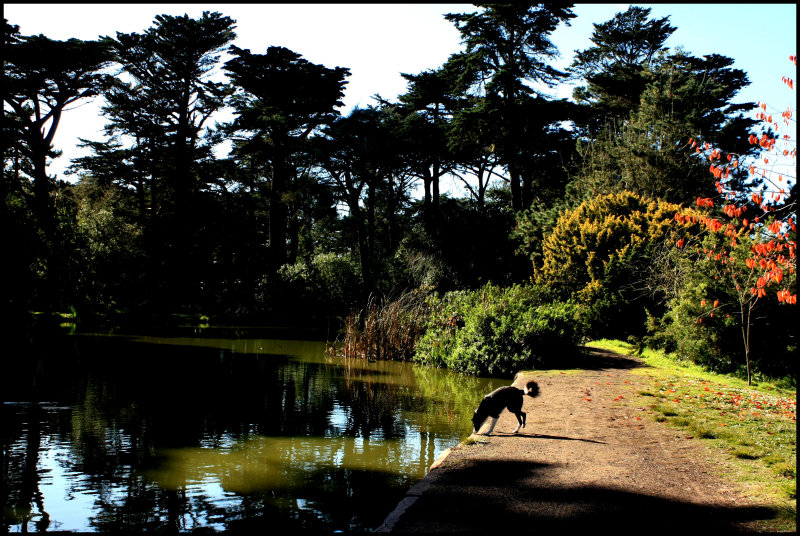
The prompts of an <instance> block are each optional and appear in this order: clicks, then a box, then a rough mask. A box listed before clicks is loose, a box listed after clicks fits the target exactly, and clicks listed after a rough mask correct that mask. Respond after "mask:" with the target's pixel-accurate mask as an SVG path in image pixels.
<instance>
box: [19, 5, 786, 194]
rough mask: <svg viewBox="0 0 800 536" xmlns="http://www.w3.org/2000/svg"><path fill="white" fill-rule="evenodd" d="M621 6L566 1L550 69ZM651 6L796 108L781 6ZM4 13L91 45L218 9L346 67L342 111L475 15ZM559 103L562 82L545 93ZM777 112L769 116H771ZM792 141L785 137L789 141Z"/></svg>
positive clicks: (94, 135) (415, 67)
mask: <svg viewBox="0 0 800 536" xmlns="http://www.w3.org/2000/svg"><path fill="white" fill-rule="evenodd" d="M629 5H630V4H576V5H575V8H574V9H573V11H574V12H575V14H576V15H577V17H576V18H574V19H572V21H571V24H570V26H568V27H567V26H565V25H562V26H560V27H559V28H558V29H557V30H556V31H555V32H554V33H553V34H552V35H551V39H552V41H553V42H554V43H555V44H556V45H557V46H558V49H559V51H560V53H561V57H560V58H559V59H558V60H556V61H554V62H553V64H554V65H555V66H556V67H559V68H566V67H567V66H568V65H569V64H570V63H571V61H572V58H573V55H574V52H575V50H583V49H586V48H588V47H590V46H592V44H591V42H590V40H589V38H590V37H591V34H592V31H593V26H592V24H593V23H602V22H605V21H607V20H609V19H611V18H612V17H613V16H614V14H615V13H618V12H621V11H625V10H626V9H627V8H628V6H629ZM634 5H638V6H643V7H649V8H651V9H652V13H651V17H654V18H655V17H657V18H661V17H665V16H669V18H670V23H671V24H672V26H675V27H677V30H676V31H675V32H674V33H673V34H672V36H671V37H670V38H669V40H668V41H667V43H666V44H667V46H669V47H671V48H674V47H677V46H682V47H683V48H684V49H685V50H686V51H688V52H690V53H692V54H694V55H697V56H702V55H704V54H712V53H717V54H722V55H725V56H729V57H731V58H733V59H734V60H735V63H734V65H733V66H734V67H735V68H739V69H742V70H744V71H745V72H746V73H747V74H748V76H749V78H750V80H751V85H750V86H749V87H748V88H746V89H745V90H743V91H742V92H741V93H740V94H739V96H738V97H737V98H736V99H734V100H735V101H736V102H747V101H752V102H758V101H763V102H767V103H768V104H769V106H770V108H768V109H770V110H771V111H773V112H775V111H777V112H778V114H779V113H780V111H782V110H784V109H786V107H787V106H788V105H791V106H792V108H796V95H795V93H794V92H793V91H791V90H789V88H788V87H786V86H785V85H784V84H782V83H781V77H782V76H789V77H790V78H792V79H794V80H796V67H795V66H794V65H792V64H791V62H790V61H789V56H790V55H794V54H796V53H797V51H796V46H797V45H796V44H797V23H796V21H797V6H796V5H795V4H794V3H791V4H634ZM3 10H4V17H5V18H7V19H8V21H9V22H10V23H11V24H16V25H18V26H19V27H20V33H21V34H23V35H38V34H44V35H45V36H47V37H49V38H51V39H58V40H65V39H69V38H73V37H75V38H78V39H85V40H89V39H97V38H98V37H100V36H104V35H108V36H112V37H113V36H115V35H116V32H123V33H131V32H137V33H141V32H143V31H144V30H146V29H147V28H149V27H151V26H152V25H153V21H154V18H155V16H156V15H158V14H169V15H183V14H188V15H189V16H190V17H193V18H195V17H199V16H200V15H201V14H202V12H203V11H219V12H220V13H222V14H223V15H227V16H229V17H231V18H232V19H234V20H235V21H236V28H235V31H236V34H237V38H236V39H235V40H234V41H233V43H234V44H235V45H236V46H238V47H240V48H243V49H250V50H251V51H252V52H253V53H264V52H265V51H266V49H267V47H269V46H283V47H286V48H288V49H291V50H293V51H295V52H297V53H299V54H301V55H302V56H303V57H304V58H305V59H307V60H308V61H311V62H313V63H318V64H322V65H325V66H326V67H347V68H349V69H350V72H351V75H350V77H348V79H347V80H348V84H347V86H346V87H345V97H344V99H343V102H344V108H343V109H342V110H341V112H342V113H344V114H347V113H348V112H349V111H350V110H351V109H352V108H353V107H356V106H359V107H366V106H368V105H370V104H375V101H374V100H373V99H372V97H373V96H374V95H375V94H380V95H381V96H382V97H384V98H387V99H390V100H391V99H394V98H396V97H397V96H398V95H399V94H402V93H404V92H405V90H406V81H405V80H404V79H403V78H402V76H401V74H400V73H409V74H417V73H420V72H422V71H425V70H427V69H435V68H438V67H440V66H441V65H442V64H443V63H444V62H445V61H446V60H447V58H448V57H449V56H450V55H451V54H453V53H456V52H459V51H461V50H462V49H463V48H462V44H461V42H460V36H459V34H458V31H457V30H456V28H455V26H454V25H453V24H452V23H450V22H448V21H447V20H445V19H444V16H443V15H444V14H445V13H465V12H471V11H475V10H476V8H475V6H473V5H471V4H193V3H192V4H189V3H187V4H37V3H32V4H15V3H11V4H4V5H3ZM550 94H551V95H552V96H553V97H563V98H569V97H570V96H571V94H572V86H567V85H564V86H562V87H559V88H555V89H553V90H552V92H551V93H550ZM100 104H101V101H100V99H99V98H98V99H94V100H93V101H90V102H86V101H84V102H82V103H78V104H77V106H76V108H75V109H73V110H70V111H68V112H66V113H65V114H64V115H63V117H62V120H61V123H60V124H59V127H58V131H57V133H56V136H55V140H54V144H55V147H56V149H60V150H63V152H64V154H63V156H62V157H60V158H58V159H56V161H54V162H53V163H52V164H51V166H50V168H49V172H50V173H51V174H53V173H56V174H58V176H59V178H67V179H70V177H65V176H64V175H63V171H64V169H65V168H66V167H67V166H68V165H69V159H70V158H74V157H77V156H82V155H83V154H84V152H83V150H82V149H79V148H77V147H76V146H75V145H76V143H77V138H78V137H81V138H87V139H92V140H100V139H102V132H101V131H102V128H103V125H104V124H105V122H104V120H103V118H102V117H101V116H100V114H99V106H100ZM776 115H777V114H776ZM795 137H796V136H793V138H795Z"/></svg>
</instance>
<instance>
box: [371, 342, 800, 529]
mask: <svg viewBox="0 0 800 536" xmlns="http://www.w3.org/2000/svg"><path fill="white" fill-rule="evenodd" d="M592 354H593V355H591V356H589V359H588V360H587V361H586V362H585V363H582V364H581V366H582V367H586V366H587V365H588V366H589V367H591V368H576V369H570V370H561V371H547V372H540V371H535V372H526V373H521V374H519V375H518V376H517V378H516V380H515V381H514V384H515V385H517V386H521V385H523V384H524V383H525V382H526V381H528V380H529V379H535V380H537V381H538V382H539V384H540V387H541V395H540V396H539V397H538V398H536V399H531V398H529V397H525V405H524V408H523V409H524V411H526V412H527V413H528V421H527V426H526V428H525V429H523V430H521V433H520V434H517V435H513V434H511V431H512V430H513V429H514V427H515V426H516V420H515V418H514V417H513V415H511V414H510V413H508V412H504V413H503V414H501V417H500V421H499V422H498V424H497V427H496V428H495V432H494V434H493V435H492V436H479V435H472V436H470V438H468V439H467V440H466V441H464V442H463V443H462V444H460V445H458V446H457V447H454V448H452V449H451V450H450V452H449V453H448V455H447V456H446V457H444V458H443V459H441V460H439V461H438V462H437V463H438V465H437V464H435V465H436V466H435V468H433V469H432V470H431V472H430V473H429V474H428V475H427V476H426V477H425V478H424V479H423V480H422V481H421V482H419V483H418V484H417V485H416V486H414V487H412V488H411V489H410V490H409V492H408V494H407V496H406V498H405V499H404V500H403V501H402V502H401V503H400V505H398V508H397V509H396V510H395V512H393V513H392V514H390V516H389V517H387V520H386V522H385V523H384V525H383V526H382V527H380V528H379V530H380V531H392V532H401V533H402V532H487V533H488V532H491V533H498V532H499V531H501V530H506V529H511V530H522V531H523V532H533V531H537V530H548V529H549V530H559V531H561V530H564V529H588V530H598V529H602V530H603V531H606V530H615V531H624V532H628V531H646V532H654V531H655V532H661V531H671V530H682V531H686V530H689V531H691V532H695V531H710V530H713V531H717V532H718V531H725V532H730V531H737V532H738V531H744V532H750V531H756V532H759V531H774V530H786V531H793V530H796V521H795V515H794V512H796V503H795V501H794V500H793V499H791V500H789V499H787V500H783V501H779V502H781V504H776V503H775V501H774V500H769V499H765V498H764V497H763V495H762V494H760V493H753V492H752V490H751V489H749V487H748V484H747V483H743V482H741V481H740V480H737V479H735V478H734V476H733V473H734V472H735V467H734V465H735V464H734V463H733V462H732V460H731V458H730V456H726V455H725V453H723V452H721V451H720V449H714V448H709V447H708V446H707V445H706V444H705V443H704V442H703V441H701V440H698V439H697V438H695V437H694V436H693V435H691V434H690V432H688V431H687V430H684V429H680V428H676V427H673V426H670V425H669V424H668V423H666V422H659V421H663V420H664V419H663V417H661V416H660V415H659V414H658V412H657V411H656V410H654V409H653V407H652V403H651V405H648V404H647V402H648V398H649V397H648V396H645V395H643V393H647V392H648V390H651V389H652V383H653V381H652V379H651V378H648V377H646V376H643V375H640V374H635V373H632V371H634V370H637V369H639V370H641V368H642V367H644V366H645V365H644V362H643V361H642V360H640V359H638V358H635V357H630V356H621V355H619V354H614V353H611V352H605V351H599V350H593V351H592Z"/></svg>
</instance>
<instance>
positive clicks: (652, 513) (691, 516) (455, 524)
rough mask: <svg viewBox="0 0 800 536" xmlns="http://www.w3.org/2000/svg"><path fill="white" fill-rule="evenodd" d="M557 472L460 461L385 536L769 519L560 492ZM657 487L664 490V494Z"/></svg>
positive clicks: (765, 511)
mask: <svg viewBox="0 0 800 536" xmlns="http://www.w3.org/2000/svg"><path fill="white" fill-rule="evenodd" d="M556 470H558V466H557V465H551V464H541V463H531V462H526V461H519V460H511V461H500V460H492V461H487V460H481V461H479V462H475V461H467V462H465V463H463V464H459V466H458V468H457V469H456V470H451V471H447V470H445V471H443V472H441V473H440V474H439V475H438V476H437V478H436V479H435V480H434V481H433V483H432V485H431V486H430V487H429V488H428V489H427V490H426V492H425V493H424V494H423V495H422V496H420V497H419V499H418V500H417V501H416V502H414V503H413V504H412V505H410V507H409V508H408V510H407V511H406V512H405V513H404V515H403V516H402V517H401V518H400V519H399V520H398V523H397V525H395V527H394V530H393V532H401V533H402V532H475V533H486V534H502V533H503V531H507V530H519V531H522V532H534V531H535V532H539V531H545V532H543V534H546V533H553V534H555V533H556V532H555V531H557V532H558V533H559V534H569V533H570V532H569V531H573V530H581V529H583V530H586V531H587V532H586V533H587V534H590V533H592V534H594V533H598V531H599V533H601V534H605V533H606V532H608V531H613V532H616V533H619V532H622V533H629V532H639V533H642V534H652V533H663V532H668V531H676V532H677V531H680V532H679V533H686V532H689V533H698V532H705V533H707V534H715V533H719V532H720V531H724V532H731V531H738V530H739V529H740V528H741V527H740V526H739V524H740V523H744V522H749V521H755V520H762V519H770V518H772V517H774V515H775V514H774V512H773V511H772V510H770V509H769V508H763V507H730V506H725V507H719V506H710V505H704V504H697V503H692V502H691V501H690V499H691V496H690V494H688V493H687V497H686V500H676V499H672V498H668V497H661V496H658V492H659V490H653V494H652V495H650V494H643V493H635V492H630V491H622V490H619V489H615V488H613V487H603V486H582V485H576V486H574V487H565V486H562V485H558V484H553V483H552V480H551V479H550V478H548V473H549V472H551V471H556ZM669 485H670V483H669V482H664V486H669Z"/></svg>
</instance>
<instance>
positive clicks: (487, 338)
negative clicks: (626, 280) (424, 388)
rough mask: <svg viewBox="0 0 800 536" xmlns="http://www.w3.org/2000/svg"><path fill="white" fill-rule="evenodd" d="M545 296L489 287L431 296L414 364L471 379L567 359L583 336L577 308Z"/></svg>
mask: <svg viewBox="0 0 800 536" xmlns="http://www.w3.org/2000/svg"><path fill="white" fill-rule="evenodd" d="M548 296H549V291H548V290H547V289H546V288H543V287H536V286H532V285H514V286H512V287H507V288H501V287H497V286H494V285H491V284H487V285H485V286H484V287H482V288H480V289H477V290H475V291H457V292H450V293H447V294H445V295H444V297H442V298H441V299H440V298H438V297H436V296H433V297H431V298H429V300H430V302H431V306H432V307H431V311H432V313H431V318H430V319H429V321H428V327H427V331H426V332H425V335H423V337H422V338H421V340H420V341H419V344H418V345H417V349H416V353H415V356H414V360H415V361H417V362H419V363H422V364H426V365H431V366H436V367H443V368H449V369H452V370H455V371H458V372H462V373H466V374H475V375H479V374H492V375H502V376H510V375H513V374H515V373H516V372H518V371H519V370H521V369H531V368H543V367H546V366H548V365H549V364H552V363H554V362H556V361H557V360H559V359H561V358H563V357H564V356H565V355H569V354H571V353H572V352H573V351H574V350H575V348H576V346H577V344H578V343H579V342H580V340H581V338H582V336H583V335H584V332H585V329H584V328H583V323H582V320H581V318H582V315H581V312H582V308H581V307H580V306H578V305H576V304H574V303H564V302H552V303H550V302H547V301H546V300H547V298H548Z"/></svg>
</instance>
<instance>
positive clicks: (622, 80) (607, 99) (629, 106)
mask: <svg viewBox="0 0 800 536" xmlns="http://www.w3.org/2000/svg"><path fill="white" fill-rule="evenodd" d="M650 12H651V9H650V8H643V7H637V6H631V7H629V8H628V9H627V10H626V11H624V12H620V13H617V14H616V15H614V17H613V18H612V19H611V20H609V21H606V22H604V23H601V24H594V31H593V32H592V36H591V37H590V40H591V41H592V43H594V46H593V47H590V48H587V49H586V50H583V51H576V52H575V59H574V60H573V62H572V65H571V66H570V71H571V72H572V73H573V74H574V75H575V76H578V77H580V78H582V79H583V80H584V81H585V82H586V85H585V86H580V87H577V88H575V90H574V98H575V101H576V102H578V103H581V104H587V105H590V106H591V107H592V111H593V113H592V114H591V117H592V120H591V125H590V131H591V132H593V133H596V132H597V130H598V129H599V128H600V127H601V125H603V124H605V123H606V122H608V121H614V120H624V119H627V118H628V115H629V113H630V112H631V110H635V109H636V108H637V107H638V105H639V97H640V95H641V94H642V92H643V91H644V88H645V86H646V85H647V84H648V83H649V81H650V79H649V77H648V75H647V73H648V72H649V71H651V70H652V69H653V68H654V67H655V66H656V64H657V62H658V61H660V60H661V59H662V55H661V54H660V53H661V52H665V51H666V50H667V49H666V47H665V46H664V43H665V42H666V40H667V39H668V38H669V36H670V35H672V33H673V32H674V31H675V27H674V26H672V25H670V24H669V17H662V18H660V19H649V18H648V17H649V16H650Z"/></svg>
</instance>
